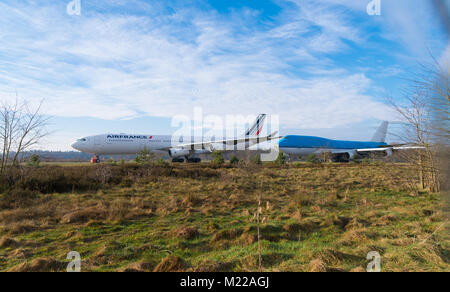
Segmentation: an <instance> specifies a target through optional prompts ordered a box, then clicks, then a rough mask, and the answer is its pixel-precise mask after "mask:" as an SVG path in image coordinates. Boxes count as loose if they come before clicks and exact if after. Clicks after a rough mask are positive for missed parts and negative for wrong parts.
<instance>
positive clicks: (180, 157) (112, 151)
mask: <svg viewBox="0 0 450 292" xmlns="http://www.w3.org/2000/svg"><path fill="white" fill-rule="evenodd" d="M265 120H266V115H265V114H261V115H259V116H258V117H257V119H256V121H255V122H254V123H253V124H252V125H251V127H250V128H249V129H248V130H247V131H245V133H244V135H243V136H242V137H240V138H237V139H226V140H217V141H215V140H214V139H211V140H208V141H203V138H192V139H189V140H190V141H191V140H193V141H194V142H187V141H183V137H180V139H179V140H178V141H177V142H176V143H174V141H173V137H172V136H170V135H129V134H103V135H96V136H90V137H85V138H81V139H78V140H77V141H76V142H75V143H73V144H72V148H74V149H76V150H79V151H81V152H85V153H90V154H93V155H94V157H93V158H92V160H91V162H92V163H99V162H100V156H101V155H133V154H138V153H140V152H141V151H143V150H145V149H146V150H149V151H151V152H153V153H161V154H168V155H169V156H170V157H171V158H172V161H173V162H184V161H185V160H186V161H187V162H193V163H198V162H201V159H200V158H199V155H201V154H209V153H212V152H213V151H215V150H222V149H224V148H225V147H224V146H228V147H227V148H225V149H229V147H236V146H237V145H238V144H242V143H244V144H245V145H244V148H245V149H248V148H249V147H251V146H254V145H257V144H259V143H262V142H266V141H271V140H276V139H279V137H276V135H277V132H275V133H273V134H271V135H269V136H266V137H260V134H261V133H262V130H263V127H264V122H265Z"/></svg>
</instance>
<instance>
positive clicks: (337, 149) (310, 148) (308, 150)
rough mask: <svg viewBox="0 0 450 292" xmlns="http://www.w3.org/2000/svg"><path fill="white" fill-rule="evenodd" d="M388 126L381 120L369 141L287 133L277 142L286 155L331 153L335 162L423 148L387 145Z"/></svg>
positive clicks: (389, 154)
mask: <svg viewBox="0 0 450 292" xmlns="http://www.w3.org/2000/svg"><path fill="white" fill-rule="evenodd" d="M388 126H389V123H388V122H383V123H382V124H381V126H380V127H379V128H378V130H377V132H376V133H375V135H374V136H373V138H372V141H370V142H359V141H339V140H331V139H326V138H321V137H312V136H295V135H289V136H285V137H283V138H282V139H281V140H280V141H279V142H278V147H279V149H280V151H282V152H283V153H285V154H288V155H298V156H305V155H310V154H320V153H331V154H332V158H333V161H336V162H348V161H349V160H350V159H353V158H354V157H355V156H356V155H367V154H370V153H385V154H386V155H388V156H391V155H392V154H393V152H394V151H395V150H412V149H416V150H418V149H423V147H415V146H389V145H388V144H387V143H386V142H385V141H386V134H387V130H388Z"/></svg>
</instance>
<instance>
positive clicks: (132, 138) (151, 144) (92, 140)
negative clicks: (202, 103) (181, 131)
mask: <svg viewBox="0 0 450 292" xmlns="http://www.w3.org/2000/svg"><path fill="white" fill-rule="evenodd" d="M194 140H195V141H201V138H194ZM185 142H191V141H183V138H179V139H178V140H177V141H172V136H170V135H129V134H105V135H96V136H90V137H86V138H82V139H79V140H78V141H77V142H75V143H74V144H72V147H73V148H75V149H77V150H79V151H81V152H85V153H90V154H96V155H132V154H137V153H140V152H141V151H143V150H144V149H147V150H150V151H152V152H155V153H163V154H167V153H168V150H167V149H169V148H171V147H176V146H177V145H179V144H183V143H185Z"/></svg>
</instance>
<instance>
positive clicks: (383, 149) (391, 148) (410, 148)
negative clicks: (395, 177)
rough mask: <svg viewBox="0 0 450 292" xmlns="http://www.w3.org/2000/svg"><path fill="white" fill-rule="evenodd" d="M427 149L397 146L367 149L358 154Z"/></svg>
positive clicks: (357, 150)
mask: <svg viewBox="0 0 450 292" xmlns="http://www.w3.org/2000/svg"><path fill="white" fill-rule="evenodd" d="M424 149H425V147H421V146H396V147H386V148H366V149H356V152H358V153H367V152H392V151H402V150H424Z"/></svg>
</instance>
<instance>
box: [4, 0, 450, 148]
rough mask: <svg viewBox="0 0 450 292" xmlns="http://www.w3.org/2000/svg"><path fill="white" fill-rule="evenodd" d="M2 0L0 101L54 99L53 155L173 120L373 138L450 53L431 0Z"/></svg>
mask: <svg viewBox="0 0 450 292" xmlns="http://www.w3.org/2000/svg"><path fill="white" fill-rule="evenodd" d="M69 2H70V0H61V1H54V0H53V1H50V0H48V1H44V0H42V1H37V0H36V1H28V0H25V1H13V0H6V1H5V0H3V1H1V2H0V99H1V100H8V99H13V98H14V97H15V94H16V92H18V94H19V96H20V97H22V98H25V99H27V100H30V101H32V102H38V101H39V100H41V99H43V98H44V99H45V113H46V114H48V115H51V116H52V117H53V118H52V126H51V130H53V131H55V133H54V134H53V135H52V136H51V137H49V138H48V139H47V141H46V143H45V144H43V145H40V148H44V149H52V150H57V149H62V150H68V149H70V143H71V141H73V140H75V139H76V138H78V137H79V136H85V135H91V134H98V133H103V132H132V133H149V134H164V133H167V134H170V133H171V132H173V131H175V130H176V129H173V128H171V123H170V122H171V117H173V116H174V115H179V114H185V115H192V114H193V109H194V107H198V106H200V107H202V108H203V111H204V113H205V114H214V115H227V114H242V115H249V114H254V115H256V114H258V113H263V112H264V113H268V114H276V115H279V116H280V123H281V128H282V131H283V134H310V135H311V134H316V135H324V136H327V137H330V138H339V139H369V138H370V136H371V135H372V134H373V132H374V131H375V128H376V126H377V125H378V124H379V122H380V121H381V120H395V119H396V118H395V116H394V115H393V113H392V111H391V110H390V109H389V107H388V106H387V105H386V104H385V103H384V102H383V101H384V98H385V97H386V96H388V95H389V96H393V97H396V96H399V95H400V94H401V89H402V88H403V87H404V85H405V80H404V78H405V77H407V76H408V75H409V74H411V72H414V71H415V70H416V69H417V64H418V63H419V62H428V61H429V60H430V54H429V53H430V52H431V53H432V54H433V55H434V56H435V57H436V58H438V59H439V60H444V59H448V57H449V56H450V49H449V48H450V46H448V40H447V38H446V37H445V34H444V31H443V29H442V27H441V25H440V23H439V22H438V17H437V13H436V11H435V10H434V8H433V7H432V6H431V5H430V3H431V2H432V1H427V0H415V1H413V3H414V5H412V4H411V2H412V1H407V0H381V3H382V10H381V11H382V14H381V16H369V15H368V14H367V12H366V6H367V4H368V3H369V2H370V1H369V0H352V1H350V0H317V1H310V0H290V1H284V0H283V1H282V0H214V1H212V0H211V1H207V0H204V1H193V0H191V1H189V0H188V1H186V0H183V1H167V0H166V1H156V0H155V1H141V0H95V1H94V0H81V8H82V9H81V15H80V16H76V15H68V14H67V13H66V6H67V4H68V3H69Z"/></svg>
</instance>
